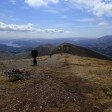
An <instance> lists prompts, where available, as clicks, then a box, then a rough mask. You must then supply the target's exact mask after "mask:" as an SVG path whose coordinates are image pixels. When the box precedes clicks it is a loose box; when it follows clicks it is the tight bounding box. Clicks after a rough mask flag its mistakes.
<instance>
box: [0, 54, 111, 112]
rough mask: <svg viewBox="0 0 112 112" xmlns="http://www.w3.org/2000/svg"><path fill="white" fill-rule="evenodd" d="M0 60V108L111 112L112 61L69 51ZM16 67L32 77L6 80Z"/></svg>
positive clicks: (11, 111)
mask: <svg viewBox="0 0 112 112" xmlns="http://www.w3.org/2000/svg"><path fill="white" fill-rule="evenodd" d="M31 65H32V60H31V59H21V60H16V61H14V60H5V61H0V71H1V72H0V74H1V75H0V112H112V62H111V61H106V60H100V59H95V58H88V57H80V56H74V55H70V54H56V55H53V56H52V58H51V59H50V58H49V57H48V56H43V57H39V58H38V66H36V67H33V66H31ZM12 68H19V69H24V70H29V71H31V72H33V73H34V74H35V77H33V78H30V79H29V80H25V81H18V82H9V81H8V79H7V77H6V76H5V75H4V71H6V70H9V69H12Z"/></svg>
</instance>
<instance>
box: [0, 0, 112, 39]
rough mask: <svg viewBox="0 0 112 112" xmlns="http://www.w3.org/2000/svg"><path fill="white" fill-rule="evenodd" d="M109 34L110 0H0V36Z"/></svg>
mask: <svg viewBox="0 0 112 112" xmlns="http://www.w3.org/2000/svg"><path fill="white" fill-rule="evenodd" d="M104 35H112V0H0V38H71V37H72V38H73V37H84V38H86V37H87V38H96V37H101V36H104Z"/></svg>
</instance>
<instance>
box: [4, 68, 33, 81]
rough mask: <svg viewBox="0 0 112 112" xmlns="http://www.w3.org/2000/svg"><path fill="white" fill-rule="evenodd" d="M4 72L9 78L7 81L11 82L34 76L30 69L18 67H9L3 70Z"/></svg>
mask: <svg viewBox="0 0 112 112" xmlns="http://www.w3.org/2000/svg"><path fill="white" fill-rule="evenodd" d="M4 74H5V75H6V76H7V77H8V78H9V81H11V82H16V81H19V80H27V79H29V78H31V77H33V76H35V75H34V74H32V73H31V72H30V71H26V70H25V69H24V70H20V69H14V68H13V69H12V70H11V69H9V70H8V71H5V72H4Z"/></svg>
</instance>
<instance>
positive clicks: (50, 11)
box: [44, 9, 59, 14]
mask: <svg viewBox="0 0 112 112" xmlns="http://www.w3.org/2000/svg"><path fill="white" fill-rule="evenodd" d="M44 11H45V12H48V13H53V14H58V13H59V12H58V11H57V10H54V9H47V10H44Z"/></svg>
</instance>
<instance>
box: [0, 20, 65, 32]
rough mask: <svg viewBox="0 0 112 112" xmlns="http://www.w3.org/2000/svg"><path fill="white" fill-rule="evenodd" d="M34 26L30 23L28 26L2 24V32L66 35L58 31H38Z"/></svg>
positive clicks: (0, 27)
mask: <svg viewBox="0 0 112 112" xmlns="http://www.w3.org/2000/svg"><path fill="white" fill-rule="evenodd" d="M33 26H34V25H33V24H31V23H28V24H27V25H17V24H5V23H3V22H0V31H16V32H44V33H64V31H63V30H58V29H37V28H35V27H33Z"/></svg>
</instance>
